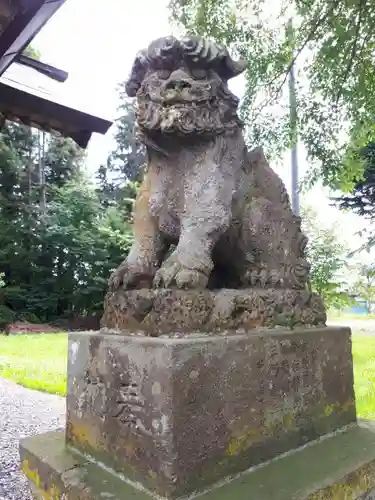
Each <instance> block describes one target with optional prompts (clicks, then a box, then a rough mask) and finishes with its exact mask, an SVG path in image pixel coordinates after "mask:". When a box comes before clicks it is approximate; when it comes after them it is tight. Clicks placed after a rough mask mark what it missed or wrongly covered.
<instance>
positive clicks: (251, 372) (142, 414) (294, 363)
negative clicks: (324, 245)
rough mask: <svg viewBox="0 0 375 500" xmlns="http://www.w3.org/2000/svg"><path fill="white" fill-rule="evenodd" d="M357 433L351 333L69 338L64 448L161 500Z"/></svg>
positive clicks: (80, 335)
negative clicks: (343, 431)
mask: <svg viewBox="0 0 375 500" xmlns="http://www.w3.org/2000/svg"><path fill="white" fill-rule="evenodd" d="M355 421H356V413H355V402H354V391H353V368H352V357H351V334H350V329H348V328H332V327H323V328H310V329H308V328H301V329H295V330H282V329H275V330H268V331H264V332H257V333H254V332H252V333H251V334H249V333H243V334H238V335H231V336H204V335H198V336H192V335H189V336H187V337H185V338H177V339H175V338H162V337H158V338H151V337H127V336H123V335H120V336H119V335H103V334H95V333H72V334H70V335H69V361H68V397H67V429H66V435H67V442H68V444H69V445H71V446H73V447H74V448H76V449H78V450H79V451H80V452H82V453H86V454H88V455H90V456H92V457H93V458H94V459H96V460H98V461H100V462H101V463H104V464H106V466H108V467H111V468H112V469H114V470H116V472H117V473H120V474H123V475H125V476H126V477H128V478H130V479H131V480H132V481H136V482H139V483H141V484H142V485H143V486H144V487H145V488H147V489H149V490H150V491H153V492H155V494H158V495H160V496H161V497H163V496H164V497H168V498H174V499H175V498H178V497H181V496H183V495H188V494H190V493H192V492H193V491H197V490H204V489H205V488H207V487H210V486H211V485H213V484H215V483H216V482H217V481H219V480H221V479H223V478H225V477H228V476H231V475H233V474H236V473H239V472H242V471H244V470H247V469H248V468H249V467H251V466H255V465H258V464H260V463H262V462H264V461H265V460H270V459H272V458H274V457H276V456H278V455H280V454H281V453H284V452H287V451H289V450H292V449H295V448H297V447H298V446H301V445H304V444H306V443H308V442H310V441H313V440H314V439H316V438H318V437H320V436H323V435H325V434H328V433H331V432H333V431H335V430H337V429H339V428H341V427H343V426H346V425H348V424H350V423H354V422H355Z"/></svg>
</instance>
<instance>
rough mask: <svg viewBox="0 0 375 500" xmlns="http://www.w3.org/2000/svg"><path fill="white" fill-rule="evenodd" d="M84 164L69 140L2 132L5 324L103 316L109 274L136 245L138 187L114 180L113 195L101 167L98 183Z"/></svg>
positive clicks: (16, 128) (1, 317) (14, 129)
mask: <svg viewBox="0 0 375 500" xmlns="http://www.w3.org/2000/svg"><path fill="white" fill-rule="evenodd" d="M118 149H119V150H120V149H121V150H126V145H122V144H118ZM83 162H84V153H83V151H82V150H81V149H80V148H78V147H77V146H76V145H75V144H74V143H73V142H72V141H71V140H69V139H64V138H62V137H60V136H54V135H50V134H45V133H44V132H40V131H36V130H33V129H30V128H28V127H26V126H23V125H17V124H14V123H7V124H6V126H5V127H4V128H3V130H2V132H1V135H0V231H1V235H2V245H1V247H0V271H1V276H2V281H1V284H2V285H4V286H2V288H1V293H0V306H1V310H0V323H1V325H2V326H4V325H3V323H4V322H5V323H6V322H8V321H9V320H10V318H11V319H12V320H14V319H15V318H25V317H28V318H30V317H33V318H34V319H35V318H36V319H39V320H42V321H52V320H55V319H57V318H68V317H77V316H85V315H100V314H101V310H102V306H103V299H104V294H105V292H106V290H107V279H108V276H109V275H110V272H111V271H112V270H113V269H114V268H115V267H117V266H118V265H119V263H120V262H121V260H122V259H123V258H124V255H126V253H127V252H128V249H129V246H130V244H131V242H132V232H131V227H130V219H131V212H132V204H133V200H134V198H135V195H136V190H137V184H136V183H132V182H130V181H127V180H126V178H125V179H124V181H123V182H122V183H121V182H120V180H119V181H118V183H116V182H117V181H116V182H115V184H114V188H113V189H114V191H115V192H116V193H115V196H112V193H111V190H110V189H109V190H108V189H107V187H108V186H107V184H108V183H107V184H106V182H105V179H103V176H101V173H102V169H101V168H99V171H98V175H97V179H98V182H97V184H96V185H94V184H92V183H91V182H90V180H89V179H88V178H87V175H86V174H85V171H84V164H83ZM108 163H109V164H110V165H111V162H110V159H109V161H108ZM116 173H118V172H116ZM111 174H113V171H112V172H111V171H109V175H111ZM121 174H122V175H123V176H124V175H125V174H123V173H122V172H121ZM1 325H0V326H1Z"/></svg>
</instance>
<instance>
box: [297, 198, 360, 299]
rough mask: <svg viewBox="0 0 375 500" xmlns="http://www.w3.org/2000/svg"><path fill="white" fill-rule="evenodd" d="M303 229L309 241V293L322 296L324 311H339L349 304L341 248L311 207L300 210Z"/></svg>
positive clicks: (338, 241) (343, 250)
mask: <svg viewBox="0 0 375 500" xmlns="http://www.w3.org/2000/svg"><path fill="white" fill-rule="evenodd" d="M303 230H304V231H305V233H306V235H307V237H308V238H309V242H308V246H307V256H308V260H309V262H310V264H311V274H310V282H311V288H312V290H313V291H315V292H316V293H318V294H319V295H320V296H321V297H323V300H324V303H325V305H326V307H327V308H331V307H335V308H342V307H343V306H345V305H347V304H348V303H350V301H351V299H350V294H349V293H348V284H347V283H346V281H345V279H344V277H343V276H344V273H345V269H346V254H347V250H346V248H345V245H343V243H342V242H341V241H340V239H339V237H338V235H337V233H336V232H335V230H334V229H333V228H323V227H322V225H321V223H320V221H319V218H318V216H317V214H316V212H314V210H313V209H312V208H311V207H306V208H304V209H303Z"/></svg>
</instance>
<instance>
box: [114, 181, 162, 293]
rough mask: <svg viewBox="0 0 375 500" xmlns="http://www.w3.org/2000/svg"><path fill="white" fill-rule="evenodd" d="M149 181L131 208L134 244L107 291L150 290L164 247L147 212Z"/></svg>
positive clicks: (157, 230)
mask: <svg viewBox="0 0 375 500" xmlns="http://www.w3.org/2000/svg"><path fill="white" fill-rule="evenodd" d="M149 198H150V189H149V179H148V178H147V176H146V177H145V180H144V181H143V183H142V186H141V188H140V191H139V194H138V196H137V199H136V202H135V208H134V224H133V230H134V243H133V245H132V247H131V249H130V252H129V254H128V256H127V258H126V259H125V260H124V261H123V262H122V263H121V264H120V266H119V267H118V268H117V269H115V270H114V271H113V273H112V275H111V277H110V278H109V283H108V284H109V289H110V290H112V291H114V290H116V289H117V288H119V287H123V288H150V287H151V286H152V282H153V278H154V276H155V272H156V270H157V269H158V267H159V266H160V262H161V260H162V259H163V257H164V255H165V253H166V252H167V250H168V245H167V243H166V241H165V239H164V238H163V236H162V234H161V232H160V231H159V227H158V224H157V220H156V218H155V217H153V216H152V215H151V213H150V210H149Z"/></svg>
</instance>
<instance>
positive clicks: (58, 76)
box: [15, 54, 69, 83]
mask: <svg viewBox="0 0 375 500" xmlns="http://www.w3.org/2000/svg"><path fill="white" fill-rule="evenodd" d="M15 62H18V63H19V64H22V65H24V66H28V67H29V68H33V69H35V70H36V71H38V72H39V73H42V74H43V75H46V76H48V77H49V78H52V79H53V80H57V81H58V82H62V83H63V82H65V81H66V79H67V78H68V76H69V74H68V73H67V72H66V71H63V70H62V69H58V68H55V67H54V66H51V65H50V64H46V63H43V62H41V61H37V60H36V59H33V58H32V57H29V56H25V55H24V54H18V55H17V56H16V58H15Z"/></svg>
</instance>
